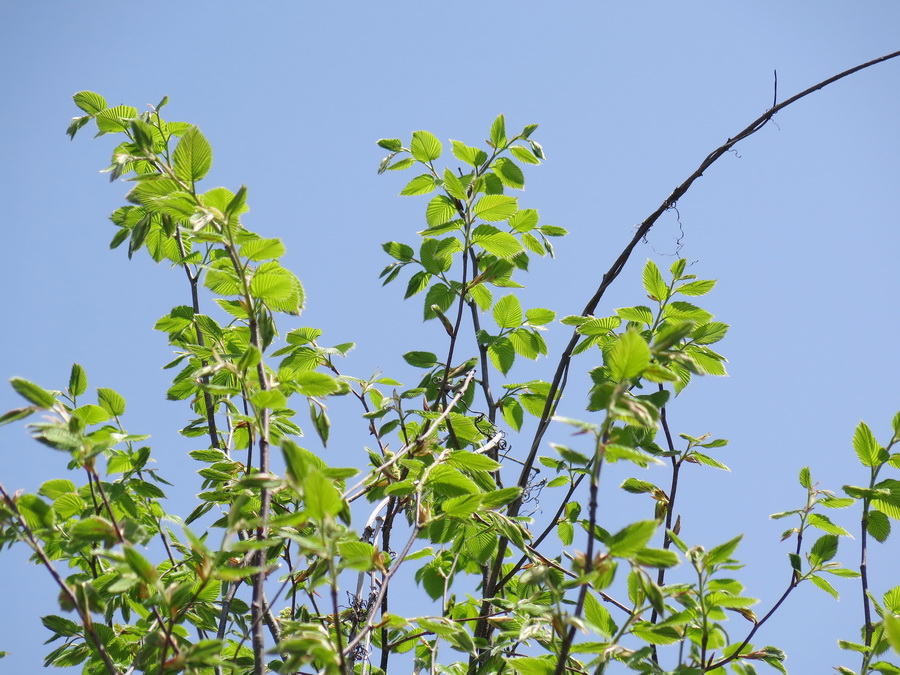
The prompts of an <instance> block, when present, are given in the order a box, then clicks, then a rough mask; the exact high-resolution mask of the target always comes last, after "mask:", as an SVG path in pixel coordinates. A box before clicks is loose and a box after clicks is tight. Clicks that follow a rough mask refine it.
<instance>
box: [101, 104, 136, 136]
mask: <svg viewBox="0 0 900 675" xmlns="http://www.w3.org/2000/svg"><path fill="white" fill-rule="evenodd" d="M137 116H138V112H137V109H136V108H132V107H131V106H130V105H117V106H116V107H114V108H106V109H105V110H101V111H100V112H98V113H96V117H95V120H96V122H97V128H98V129H99V130H100V133H101V134H107V133H118V132H120V131H127V130H128V126H129V124H130V123H131V120H133V119H134V118H135V117H137Z"/></svg>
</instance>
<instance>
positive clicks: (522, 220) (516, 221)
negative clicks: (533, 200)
mask: <svg viewBox="0 0 900 675" xmlns="http://www.w3.org/2000/svg"><path fill="white" fill-rule="evenodd" d="M537 224H538V212H537V211H535V210H534V209H522V210H520V211H517V212H516V215H514V216H513V217H512V218H510V219H509V226H510V227H511V228H512V229H514V230H515V231H516V232H519V233H524V232H531V230H533V229H534V228H535V227H537Z"/></svg>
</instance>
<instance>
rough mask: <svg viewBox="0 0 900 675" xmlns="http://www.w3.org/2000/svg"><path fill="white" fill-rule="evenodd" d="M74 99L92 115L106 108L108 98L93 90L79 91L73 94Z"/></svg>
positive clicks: (76, 103)
mask: <svg viewBox="0 0 900 675" xmlns="http://www.w3.org/2000/svg"><path fill="white" fill-rule="evenodd" d="M72 100H73V101H75V105H77V106H78V107H79V108H81V109H82V110H84V112H86V113H89V114H91V115H96V114H97V113H98V112H100V111H101V110H105V109H106V99H105V98H103V97H102V96H101V95H100V94H95V93H94V92H92V91H79V92H78V93H77V94H75V95H74V96H72Z"/></svg>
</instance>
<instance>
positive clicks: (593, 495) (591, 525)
mask: <svg viewBox="0 0 900 675" xmlns="http://www.w3.org/2000/svg"><path fill="white" fill-rule="evenodd" d="M608 426H609V418H607V419H606V421H605V423H604V427H606V428H608ZM606 436H607V432H606V430H604V431H603V433H602V436H598V437H597V447H596V449H595V450H594V466H593V470H592V471H591V486H590V497H589V502H588V538H587V550H586V551H585V554H584V574H585V575H587V574H590V573H591V572H592V571H593V569H594V539H595V538H596V534H595V532H594V530H595V528H596V525H597V494H598V492H599V489H600V470H601V469H602V468H603V456H604V454H605V452H606V441H607V438H606ZM588 586H589V584H587V583H584V584H581V588H580V589H579V591H578V601H577V602H576V604H575V612H574V615H573V617H574V618H576V619H577V618H579V617H580V616H581V612H582V610H583V609H584V599H585V596H586V595H587V592H588ZM575 632H576V626H575V624H574V623H573V624H572V625H571V626H569V630H568V631H567V632H566V637H565V638H564V640H563V643H562V647H561V648H560V650H559V657H558V658H557V662H556V675H562V673H563V672H565V670H566V661H568V659H569V649H571V647H572V642H574V640H575Z"/></svg>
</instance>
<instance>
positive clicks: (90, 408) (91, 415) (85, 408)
mask: <svg viewBox="0 0 900 675" xmlns="http://www.w3.org/2000/svg"><path fill="white" fill-rule="evenodd" d="M72 416H73V417H77V418H78V419H80V420H81V421H82V422H84V424H85V426H90V425H92V424H100V423H101V422H105V421H106V420H108V419H109V413H108V412H106V411H105V410H104V409H103V408H101V407H100V406H99V405H91V404H88V405H82V406H79V407H77V408H75V410H73V411H72Z"/></svg>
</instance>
